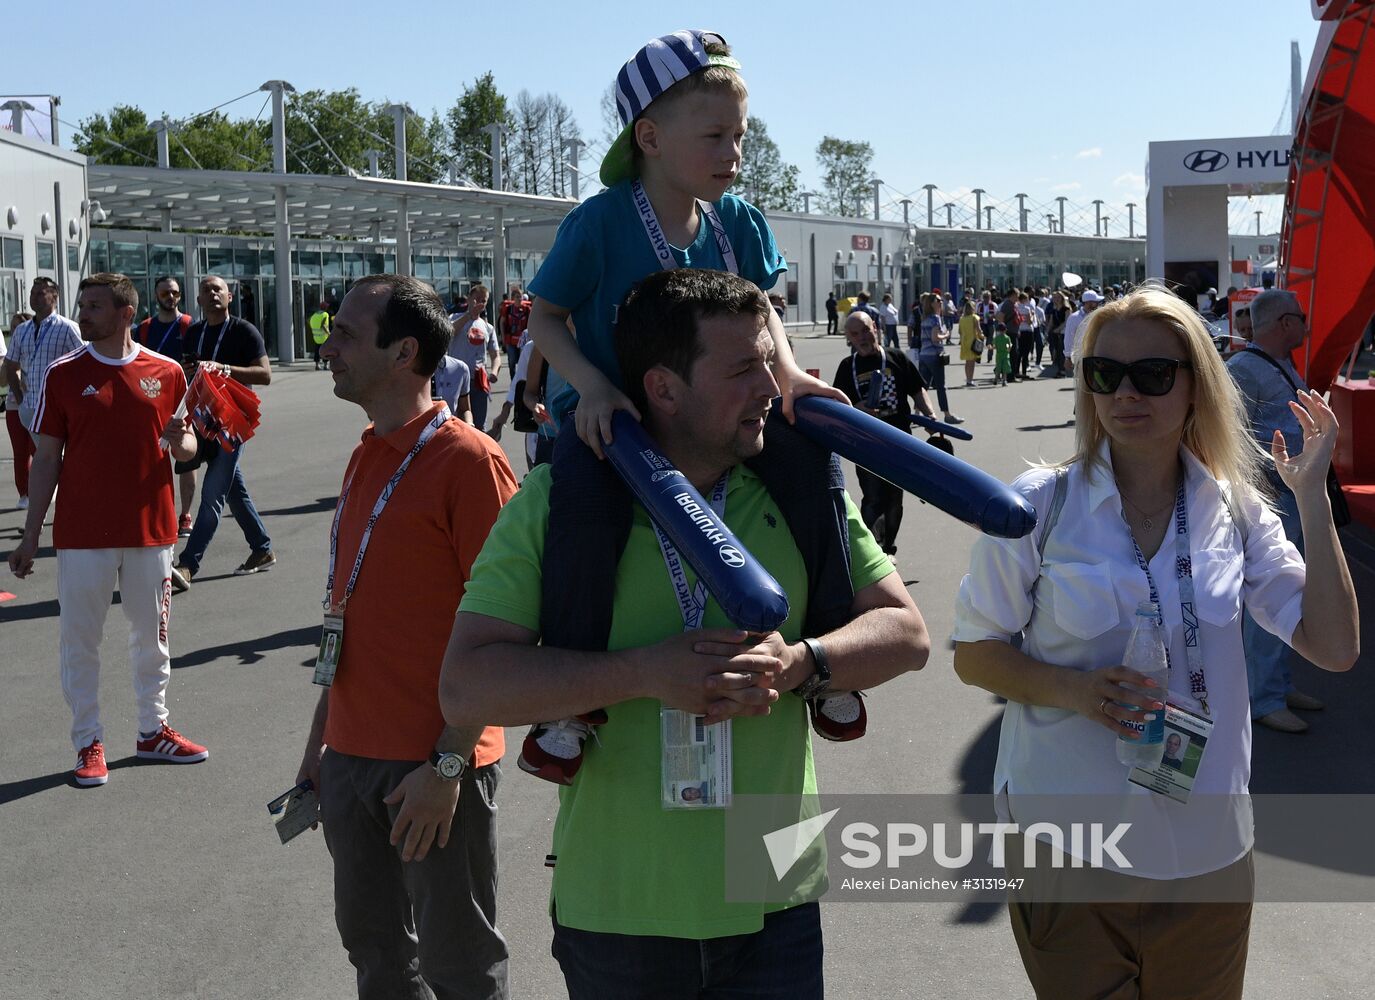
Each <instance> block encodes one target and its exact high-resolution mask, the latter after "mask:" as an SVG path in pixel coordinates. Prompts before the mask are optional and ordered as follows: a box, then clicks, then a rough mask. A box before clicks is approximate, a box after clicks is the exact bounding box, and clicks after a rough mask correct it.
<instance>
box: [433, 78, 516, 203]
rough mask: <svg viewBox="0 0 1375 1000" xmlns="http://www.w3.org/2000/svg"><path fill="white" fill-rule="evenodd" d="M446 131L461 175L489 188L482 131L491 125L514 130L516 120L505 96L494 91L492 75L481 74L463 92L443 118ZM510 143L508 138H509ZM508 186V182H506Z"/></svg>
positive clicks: (506, 163)
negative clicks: (495, 123) (447, 130)
mask: <svg viewBox="0 0 1375 1000" xmlns="http://www.w3.org/2000/svg"><path fill="white" fill-rule="evenodd" d="M444 118H445V123H446V124H447V125H448V128H449V143H450V146H449V148H450V150H451V151H452V152H453V156H454V159H455V160H456V161H457V163H458V170H459V172H460V173H462V174H464V175H466V176H467V177H469V178H471V179H472V180H473V181H475V182H477V183H478V184H481V185H483V186H484V187H486V186H488V185H490V184H491V177H492V167H491V161H490V160H489V159H488V155H485V154H489V153H490V150H491V145H492V141H491V137H490V136H489V135H488V134H487V133H486V132H484V131H482V130H483V128H485V127H486V126H488V125H490V124H492V123H493V122H500V123H501V124H502V125H504V126H505V127H506V128H508V129H514V128H515V124H516V123H515V118H514V116H513V115H512V114H511V109H510V107H509V106H508V104H507V101H506V98H505V96H504V95H503V94H502V93H501V92H500V91H498V90H497V86H496V82H495V80H494V79H493V77H492V74H491V72H490V71H489V72H487V73H484V74H483V75H482V76H480V77H478V78H477V79H476V80H474V81H473V82H472V84H471V85H469V86H465V87H464V88H463V93H462V95H461V96H460V97H459V98H458V100H457V101H455V102H454V106H453V107H451V108H450V109H449V110H448V112H447V113H446V114H445V116H444ZM508 140H509V137H508ZM506 146H507V143H506V142H503V143H502V164H501V167H502V175H503V177H505V176H506V174H507V172H508V169H509V167H510V159H509V156H508V154H507V152H506ZM507 184H508V185H509V184H510V182H509V181H507Z"/></svg>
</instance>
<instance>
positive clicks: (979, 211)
mask: <svg viewBox="0 0 1375 1000" xmlns="http://www.w3.org/2000/svg"><path fill="white" fill-rule="evenodd" d="M973 193H974V228H975V229H979V228H981V227H982V226H983V214H984V195H985V194H987V193H988V192H986V191H985V190H984V189H983V188H975V189H974V192H973Z"/></svg>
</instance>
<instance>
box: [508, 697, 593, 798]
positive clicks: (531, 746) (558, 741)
mask: <svg viewBox="0 0 1375 1000" xmlns="http://www.w3.org/2000/svg"><path fill="white" fill-rule="evenodd" d="M604 722H606V712H604V711H602V710H600V709H598V710H597V711H595V712H588V713H587V714H586V715H579V716H578V717H577V718H574V719H560V720H559V721H558V722H537V723H535V724H534V725H533V726H531V727H530V731H529V732H528V733H526V734H525V742H524V743H522V744H521V748H520V756H519V757H517V758H516V765H517V766H518V767H519V768H520V769H521V770H522V771H524V772H525V773H526V774H533V775H534V776H535V777H536V778H543V779H544V780H545V781H552V782H553V783H554V784H556V785H571V784H573V776H574V775H575V774H577V773H578V768H580V767H582V753H583V744H584V743H585V742H586V741H587V737H589V736H592V737H593V739H595V738H596V737H595V735H593V733H592V727H593V726H600V725H601V724H602V723H604Z"/></svg>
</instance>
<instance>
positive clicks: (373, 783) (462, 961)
mask: <svg viewBox="0 0 1375 1000" xmlns="http://www.w3.org/2000/svg"><path fill="white" fill-rule="evenodd" d="M417 766H419V762H417V761H391V760H370V759H367V758H364V757H352V756H349V755H348V754H341V753H336V752H335V751H334V750H326V751H325V756H324V760H323V761H322V762H321V764H320V784H321V786H322V788H321V798H320V819H321V820H322V821H323V823H324V827H325V844H326V845H327V846H328V847H329V853H330V855H331V856H332V857H333V859H334V919H335V922H336V923H337V924H338V926H339V936H340V937H341V939H342V940H343V943H344V948H345V950H346V951H348V954H349V961H350V962H352V963H353V965H354V967H355V968H357V970H358V996H359V1000H460V998H461V1000H487V998H493V1000H506V997H507V996H508V987H507V978H506V977H507V950H506V941H505V939H504V938H502V936H501V932H500V931H498V930H497V928H496V896H497V867H496V799H495V796H496V787H497V782H498V781H499V780H500V778H501V768H500V766H499V765H497V764H489V765H487V766H486V767H481V768H477V769H476V770H474V771H470V772H469V773H468V774H466V775H464V776H463V778H461V779H460V781H461V788H460V791H459V796H458V810H457V812H456V813H455V816H454V825H453V829H452V830H451V831H450V834H449V844H448V846H447V847H444V848H438V847H431V848H430V851H429V853H428V854H427V855H426V856H425V860H424V861H411V862H408V863H403V862H402V861H401V855H400V849H399V848H397V847H393V846H392V845H391V843H390V841H389V837H390V834H391V825H392V823H393V822H394V820H395V816H396V807H395V806H387V805H385V804H383V802H382V799H383V798H384V797H386V796H387V795H388V794H390V792H391V791H392V789H393V788H395V787H396V786H397V784H398V783H399V782H400V781H401V779H402V778H404V777H405V776H406V775H407V774H408V773H409V772H411V771H413V770H415V768H416V767H417Z"/></svg>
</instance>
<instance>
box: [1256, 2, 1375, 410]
mask: <svg viewBox="0 0 1375 1000" xmlns="http://www.w3.org/2000/svg"><path fill="white" fill-rule="evenodd" d="M1312 4H1313V16H1314V17H1316V18H1318V19H1319V20H1321V21H1322V22H1323V23H1322V26H1321V29H1320V30H1319V32H1318V41H1317V45H1316V46H1315V47H1314V51H1313V58H1312V61H1311V63H1310V64H1309V69H1308V79H1307V81H1306V83H1305V85H1304V93H1303V104H1302V108H1303V115H1302V117H1301V119H1300V120H1299V123H1298V126H1297V128H1296V130H1295V137H1294V155H1293V157H1292V158H1291V160H1290V166H1289V186H1288V190H1287V192H1286V196H1285V206H1284V207H1285V219H1284V233H1283V236H1282V237H1281V243H1280V264H1279V271H1280V273H1281V274H1282V275H1283V284H1284V287H1285V288H1288V289H1289V290H1291V291H1293V292H1294V293H1295V294H1297V295H1298V297H1299V301H1300V302H1301V303H1304V304H1305V311H1306V312H1307V314H1308V319H1309V329H1310V330H1311V331H1312V335H1311V336H1310V337H1309V339H1308V340H1307V342H1306V343H1305V345H1304V347H1303V348H1301V349H1300V351H1299V352H1297V354H1296V356H1295V358H1294V363H1295V365H1296V366H1297V367H1298V369H1299V371H1300V372H1302V373H1303V376H1304V379H1305V380H1306V381H1307V382H1308V384H1309V385H1310V386H1311V387H1312V388H1314V389H1315V390H1317V391H1318V392H1325V391H1327V389H1328V388H1329V387H1330V386H1331V385H1332V382H1333V380H1334V379H1335V378H1336V376H1337V373H1338V371H1339V369H1340V368H1341V366H1342V364H1343V363H1344V362H1345V361H1346V359H1347V357H1348V355H1350V354H1351V352H1352V349H1353V348H1354V347H1355V346H1356V344H1357V342H1358V341H1359V340H1360V337H1361V334H1362V332H1363V331H1364V330H1365V326H1366V324H1367V323H1368V322H1369V321H1370V317H1371V315H1372V313H1375V280H1372V275H1375V30H1373V29H1375V0H1312Z"/></svg>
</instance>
